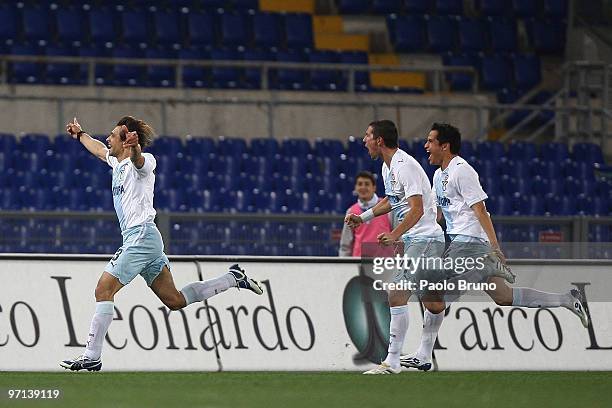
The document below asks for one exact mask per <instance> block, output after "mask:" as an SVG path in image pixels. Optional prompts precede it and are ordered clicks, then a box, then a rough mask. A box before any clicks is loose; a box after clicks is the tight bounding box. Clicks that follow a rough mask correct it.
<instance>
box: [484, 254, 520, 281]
mask: <svg viewBox="0 0 612 408" xmlns="http://www.w3.org/2000/svg"><path fill="white" fill-rule="evenodd" d="M485 260H488V261H489V263H490V264H491V267H492V268H493V274H492V276H499V277H500V278H503V279H505V280H506V281H508V283H514V282H515V281H516V275H515V274H513V273H512V270H511V269H510V267H509V266H508V265H506V264H505V263H503V262H502V260H501V259H500V258H499V256H498V255H497V254H496V253H495V252H491V253H488V254H487V255H485Z"/></svg>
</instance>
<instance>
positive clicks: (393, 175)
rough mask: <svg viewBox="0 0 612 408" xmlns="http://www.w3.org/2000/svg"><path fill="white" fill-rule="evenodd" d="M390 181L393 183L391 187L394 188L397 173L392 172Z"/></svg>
mask: <svg viewBox="0 0 612 408" xmlns="http://www.w3.org/2000/svg"><path fill="white" fill-rule="evenodd" d="M389 182H390V183H391V188H393V185H395V173H393V172H391V174H390V177H389Z"/></svg>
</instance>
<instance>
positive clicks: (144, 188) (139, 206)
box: [106, 151, 156, 232]
mask: <svg viewBox="0 0 612 408" xmlns="http://www.w3.org/2000/svg"><path fill="white" fill-rule="evenodd" d="M142 156H143V157H144V159H145V162H144V165H143V166H142V168H140V169H137V168H136V166H134V164H133V163H132V161H131V159H130V158H129V157H128V158H125V159H124V160H122V161H121V162H119V161H118V160H117V158H115V157H113V156H110V155H109V151H107V152H106V162H107V163H108V165H109V166H111V167H112V169H113V184H112V192H113V204H114V206H115V211H116V213H117V218H118V219H119V226H120V227H121V231H122V232H124V231H126V230H127V229H129V228H131V227H134V226H136V225H142V224H146V223H150V222H153V220H154V219H155V214H156V212H155V209H154V208H153V189H154V187H155V173H154V172H153V170H155V166H156V162H155V157H153V155H152V154H150V153H143V154H142Z"/></svg>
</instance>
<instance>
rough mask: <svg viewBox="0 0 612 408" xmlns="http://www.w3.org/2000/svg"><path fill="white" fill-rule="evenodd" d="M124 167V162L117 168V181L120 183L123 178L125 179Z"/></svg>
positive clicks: (125, 165)
mask: <svg viewBox="0 0 612 408" xmlns="http://www.w3.org/2000/svg"><path fill="white" fill-rule="evenodd" d="M126 167H127V164H124V165H123V166H121V167H120V168H119V176H118V179H119V182H120V183H123V180H124V179H125V169H126Z"/></svg>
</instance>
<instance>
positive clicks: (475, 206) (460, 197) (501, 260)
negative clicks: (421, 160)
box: [401, 123, 588, 370]
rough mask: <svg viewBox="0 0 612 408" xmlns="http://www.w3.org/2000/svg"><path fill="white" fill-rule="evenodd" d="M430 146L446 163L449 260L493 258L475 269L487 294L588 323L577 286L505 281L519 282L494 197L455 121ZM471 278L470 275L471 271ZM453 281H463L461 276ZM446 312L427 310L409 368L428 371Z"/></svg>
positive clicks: (441, 186) (442, 176)
mask: <svg viewBox="0 0 612 408" xmlns="http://www.w3.org/2000/svg"><path fill="white" fill-rule="evenodd" d="M425 149H426V150H427V152H428V153H429V163H431V164H433V165H437V166H440V168H438V169H437V170H436V172H435V174H434V179H433V190H434V192H435V195H436V197H437V204H438V210H439V214H440V213H441V214H440V217H442V216H443V217H444V219H445V221H446V226H447V230H446V233H447V234H448V235H449V236H450V238H451V243H450V245H449V247H448V249H447V251H446V252H445V257H446V258H451V259H458V258H476V257H483V258H485V259H486V260H487V262H486V263H485V268H483V270H482V271H475V272H476V275H475V276H478V278H479V279H480V280H483V281H485V282H488V283H490V284H494V285H491V287H493V286H494V287H495V289H490V290H487V291H486V292H487V294H488V295H489V296H490V297H491V299H493V300H494V301H495V303H497V304H498V305H500V306H518V307H533V308H539V307H561V306H562V307H565V308H567V309H569V310H570V311H572V312H573V313H574V314H576V315H577V316H578V317H579V318H580V321H581V322H582V324H583V325H584V326H585V327H587V326H588V318H587V315H586V313H585V311H584V308H583V306H582V301H581V295H580V292H579V291H578V290H576V289H572V290H570V291H569V292H567V293H547V292H542V291H539V290H536V289H532V288H513V287H510V286H508V285H507V284H506V282H505V281H508V282H510V283H514V275H513V274H512V272H511V271H510V269H509V268H508V267H507V266H506V259H505V257H504V254H503V253H502V251H501V249H500V246H499V243H498V242H497V237H496V235H495V229H494V228H493V223H492V222H491V217H490V216H489V213H488V212H487V209H486V207H485V203H484V201H485V200H486V199H487V198H488V196H487V194H486V193H485V192H484V191H483V189H482V187H481V185H480V181H479V179H478V174H477V173H476V171H475V170H474V169H473V168H472V166H470V165H469V163H467V162H466V161H465V159H463V158H462V157H460V156H459V152H460V149H461V133H460V132H459V130H458V129H457V128H456V127H454V126H451V125H449V124H444V123H434V124H433V126H432V127H431V131H430V132H429V135H428V137H427V142H426V144H425ZM466 276H470V273H468V274H467V275H466ZM453 279H455V280H456V279H463V278H461V277H460V275H455V277H454V278H451V281H452V280H453ZM443 319H444V314H443V313H440V314H438V315H436V316H433V315H431V314H430V312H428V311H425V316H424V319H423V320H424V324H423V333H422V337H421V345H420V347H419V349H418V351H417V353H416V354H414V355H410V356H402V358H401V361H402V365H403V366H404V367H412V368H418V369H420V370H428V369H429V368H431V356H432V350H433V346H434V342H435V339H436V337H437V335H438V330H439V329H440V325H441V324H442V320H443Z"/></svg>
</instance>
